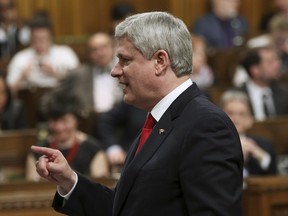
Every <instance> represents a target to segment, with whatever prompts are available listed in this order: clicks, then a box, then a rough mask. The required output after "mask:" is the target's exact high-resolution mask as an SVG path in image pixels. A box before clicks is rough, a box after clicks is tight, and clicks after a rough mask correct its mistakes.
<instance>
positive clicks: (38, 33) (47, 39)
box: [31, 28, 52, 55]
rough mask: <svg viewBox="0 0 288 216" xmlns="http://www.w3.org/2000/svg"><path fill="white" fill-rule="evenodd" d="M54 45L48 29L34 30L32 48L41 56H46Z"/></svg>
mask: <svg viewBox="0 0 288 216" xmlns="http://www.w3.org/2000/svg"><path fill="white" fill-rule="evenodd" d="M51 43H52V35H51V31H50V30H49V29H46V28H37V29H33V30H32V33H31V46H32V47H33V49H35V51H36V52H37V53H38V54H39V55H41V54H46V53H47V52H48V50H49V48H50V46H51Z"/></svg>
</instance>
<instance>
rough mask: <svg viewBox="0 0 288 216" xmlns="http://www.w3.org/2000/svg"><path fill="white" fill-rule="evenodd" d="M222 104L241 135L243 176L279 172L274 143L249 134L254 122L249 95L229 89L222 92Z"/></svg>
mask: <svg viewBox="0 0 288 216" xmlns="http://www.w3.org/2000/svg"><path fill="white" fill-rule="evenodd" d="M220 106H221V107H222V109H223V110H224V111H225V112H226V113H227V114H228V116H229V117H230V118H231V120H232V121H233V123H234V124H235V126H236V129H237V131H238V133H239V136H240V141H241V146H242V151H243V155H244V169H243V176H244V177H247V176H251V175H275V174H277V156H276V153H275V149H274V147H273V144H272V143H271V142H270V141H268V140H267V139H264V138H262V137H254V136H249V135H248V134H247V132H248V130H249V129H251V128H252V127H253V124H254V118H253V116H252V113H251V108H250V104H249V99H248V96H247V95H246V94H245V93H243V92H241V91H239V90H227V91H225V92H224V93H223V94H222V97H221V101H220Z"/></svg>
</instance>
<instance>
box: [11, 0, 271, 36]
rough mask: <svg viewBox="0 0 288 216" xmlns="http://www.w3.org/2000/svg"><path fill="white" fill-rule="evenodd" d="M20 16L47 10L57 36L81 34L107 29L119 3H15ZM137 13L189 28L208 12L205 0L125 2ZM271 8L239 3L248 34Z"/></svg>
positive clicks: (47, 0)
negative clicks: (165, 15)
mask: <svg viewBox="0 0 288 216" xmlns="http://www.w3.org/2000/svg"><path fill="white" fill-rule="evenodd" d="M15 2H16V4H17V6H18V10H19V14H20V17H22V18H24V19H28V18H29V17H30V16H31V15H32V14H33V12H34V11H36V10H47V11H48V12H49V13H50V15H51V18H52V21H53V23H54V29H55V34H56V36H64V35H83V34H90V33H93V32H95V31H109V30H110V23H111V19H110V10H111V7H112V5H114V4H116V3H119V2H123V1H121V0H110V1H106V0H73V1H71V0H15ZM126 2H129V3H131V4H132V5H133V6H134V7H135V9H136V11H137V12H145V11H156V10H158V11H168V12H171V13H172V14H174V15H175V16H177V17H179V18H181V19H183V21H184V22H185V23H186V24H187V25H188V26H189V27H190V26H191V25H192V23H194V21H195V20H196V19H197V18H198V17H199V16H202V15H203V14H204V13H205V12H206V11H207V8H208V7H207V4H208V2H209V1H208V0H201V1H200V0H156V1H155V0H145V1H143V0H127V1H126ZM272 7H273V1H268V2H265V4H263V0H253V1H250V0H242V3H241V8H240V14H242V15H244V16H246V18H247V20H248V21H249V24H250V27H251V32H250V33H251V35H253V36H255V35H257V34H258V33H259V31H258V26H259V20H260V17H261V16H262V15H263V14H264V13H265V12H267V11H270V10H271V8H272Z"/></svg>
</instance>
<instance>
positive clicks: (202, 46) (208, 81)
mask: <svg viewBox="0 0 288 216" xmlns="http://www.w3.org/2000/svg"><path fill="white" fill-rule="evenodd" d="M192 46H193V58H192V61H193V71H192V74H191V79H192V81H193V82H195V83H197V86H198V87H199V88H200V89H201V90H203V91H205V90H206V89H207V88H209V87H211V86H212V85H213V84H214V74H213V71H212V69H211V68H210V66H209V65H208V63H207V55H206V48H207V47H206V43H205V40H204V39H203V38H202V37H200V36H197V35H192Z"/></svg>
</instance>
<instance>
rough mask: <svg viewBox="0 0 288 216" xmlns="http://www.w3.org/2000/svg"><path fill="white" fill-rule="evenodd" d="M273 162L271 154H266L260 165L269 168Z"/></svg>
mask: <svg viewBox="0 0 288 216" xmlns="http://www.w3.org/2000/svg"><path fill="white" fill-rule="evenodd" d="M270 162H271V156H270V155H269V154H267V153H266V154H265V155H264V157H263V158H262V160H261V163H260V166H261V168H262V169H263V170H267V169H268V167H269V165H270Z"/></svg>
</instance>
